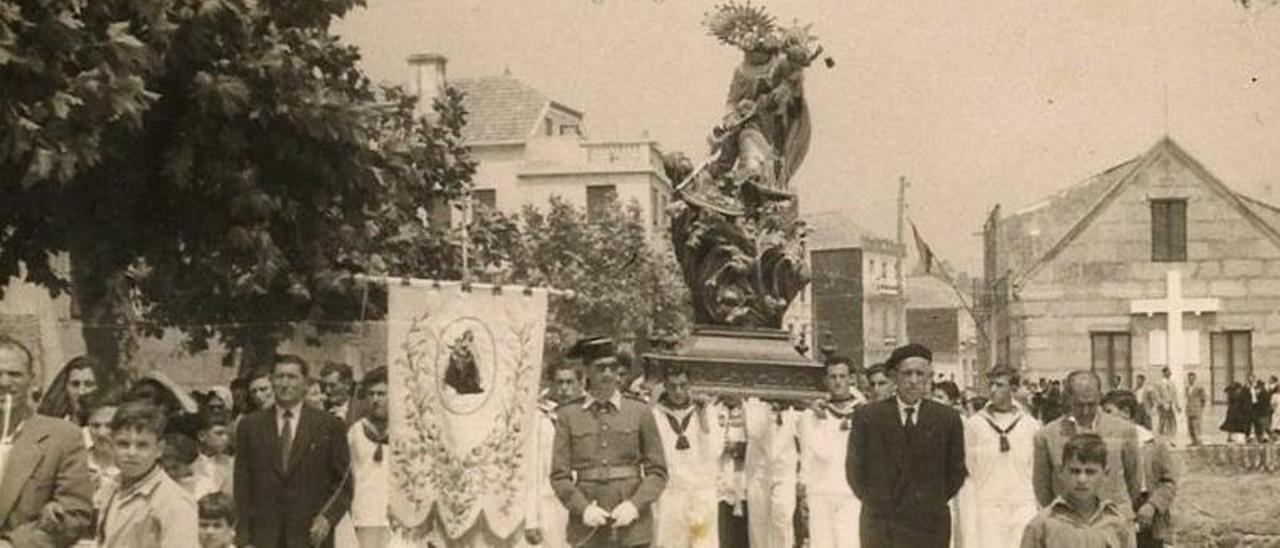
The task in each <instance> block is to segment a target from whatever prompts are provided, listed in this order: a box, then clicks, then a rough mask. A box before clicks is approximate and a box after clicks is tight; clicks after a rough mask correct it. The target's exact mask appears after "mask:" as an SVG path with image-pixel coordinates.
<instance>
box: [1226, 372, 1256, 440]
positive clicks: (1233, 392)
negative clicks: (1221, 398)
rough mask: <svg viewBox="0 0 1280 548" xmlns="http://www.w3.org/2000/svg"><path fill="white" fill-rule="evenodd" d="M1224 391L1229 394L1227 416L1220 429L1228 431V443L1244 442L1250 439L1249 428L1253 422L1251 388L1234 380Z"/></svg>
mask: <svg viewBox="0 0 1280 548" xmlns="http://www.w3.org/2000/svg"><path fill="white" fill-rule="evenodd" d="M1223 392H1225V393H1226V396H1227V416H1226V418H1225V420H1223V421H1222V426H1220V427H1219V429H1220V430H1222V431H1223V432H1226V433H1227V443H1243V442H1244V441H1245V440H1246V439H1248V437H1249V429H1250V426H1251V425H1252V424H1253V418H1252V417H1251V415H1252V414H1253V406H1252V405H1251V401H1250V397H1249V389H1248V388H1246V387H1245V386H1244V385H1243V384H1240V383H1239V382H1233V383H1231V384H1229V385H1227V387H1226V388H1224V389H1223Z"/></svg>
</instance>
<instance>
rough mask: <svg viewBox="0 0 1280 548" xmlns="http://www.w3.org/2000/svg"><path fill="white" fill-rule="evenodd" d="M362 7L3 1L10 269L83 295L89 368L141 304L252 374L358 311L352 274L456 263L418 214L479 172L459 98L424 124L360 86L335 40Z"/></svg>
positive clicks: (442, 104) (3, 179)
mask: <svg viewBox="0 0 1280 548" xmlns="http://www.w3.org/2000/svg"><path fill="white" fill-rule="evenodd" d="M358 4H359V2H358V1H357V0H314V1H309V2H296V1H291V0H260V1H258V2H253V1H252V0H160V1H152V0H102V1H94V2H87V1H85V0H19V1H14V0H0V89H3V90H4V91H3V92H0V124H3V125H2V126H0V128H3V129H0V131H2V132H3V133H2V134H0V193H2V194H4V195H5V196H6V200H5V201H4V202H5V203H4V205H2V206H0V224H2V225H3V228H4V230H3V231H2V232H0V275H15V274H18V273H19V268H18V265H19V263H21V264H23V265H25V266H26V274H27V279H28V280H30V281H33V282H35V283H39V284H42V285H45V286H46V287H49V288H50V289H51V290H52V291H54V292H58V291H62V290H65V289H67V288H68V286H69V285H70V284H71V283H74V285H75V294H76V297H77V299H78V301H80V302H81V303H82V305H83V307H84V308H86V309H87V310H88V313H87V314H88V317H89V318H91V319H90V320H87V322H86V342H87V343H88V345H89V347H90V351H91V352H94V353H96V354H98V355H99V357H102V358H105V359H108V360H111V359H114V358H116V357H117V356H115V355H110V354H112V352H113V351H114V350H118V349H116V348H112V347H111V344H110V341H107V342H106V343H104V345H103V348H99V349H97V350H98V351H97V352H95V348H94V346H95V345H94V342H93V340H92V339H94V338H95V336H94V334H93V333H92V331H93V330H94V329H95V328H106V329H107V331H108V332H107V333H106V334H105V335H106V336H105V337H104V338H106V339H112V338H113V337H114V338H119V336H120V333H119V326H118V325H116V324H117V323H118V322H119V321H120V319H121V318H126V317H128V314H127V313H125V312H123V311H122V310H123V309H126V308H128V307H130V306H132V304H133V303H128V302H123V301H124V300H125V299H124V298H122V297H121V295H131V296H132V297H133V298H134V299H135V300H136V301H137V304H139V305H140V307H141V309H142V311H143V312H144V316H145V317H146V318H147V319H148V320H150V321H151V322H154V323H150V324H146V325H149V326H151V327H152V331H153V332H155V330H158V329H159V328H161V327H165V326H177V327H180V328H181V329H183V330H184V331H185V332H186V333H187V334H188V335H189V336H190V339H189V340H190V343H191V346H192V348H193V349H199V348H203V347H204V346H205V345H206V344H207V343H208V341H209V340H210V339H212V338H214V337H217V338H220V339H221V340H222V341H223V342H225V343H227V344H228V345H229V346H232V347H239V348H243V349H246V350H248V351H249V352H248V356H249V358H250V359H249V361H250V362H256V361H258V360H259V359H260V358H262V357H264V356H265V355H267V353H269V352H271V351H273V350H274V348H275V344H276V342H278V341H279V340H280V339H282V338H283V337H286V336H288V335H289V334H290V333H291V329H292V327H291V326H292V325H293V323H294V322H298V321H309V322H313V323H317V324H329V322H339V323H340V322H341V321H343V320H348V319H352V318H354V317H355V316H356V315H357V314H359V312H360V311H361V310H362V306H363V303H364V301H363V299H361V295H360V292H359V291H357V290H356V288H355V287H354V284H352V283H351V282H350V277H349V274H350V273H351V272H362V271H372V272H374V273H379V272H382V271H388V272H389V271H395V270H398V269H399V268H400V267H402V266H403V264H402V263H405V262H407V261H408V262H413V264H417V265H422V264H426V263H434V264H436V265H437V266H436V267H435V269H436V270H437V271H445V270H448V267H447V265H448V264H449V256H450V253H451V251H450V250H449V248H450V246H451V245H452V244H455V243H456V242H451V241H449V239H448V236H447V234H446V233H445V232H444V231H443V230H442V229H441V228H439V227H429V226H427V225H426V223H424V222H423V214H422V211H423V207H424V206H428V205H429V204H431V203H433V202H434V201H437V200H442V199H450V198H456V197H458V196H460V195H461V194H462V193H463V192H465V190H466V188H467V187H468V185H469V184H470V177H471V175H472V174H473V173H474V169H475V165H474V163H473V162H472V161H471V160H470V159H469V158H468V156H467V153H466V149H465V147H464V146H463V144H462V139H461V133H460V131H461V127H462V125H463V124H464V123H465V113H464V111H463V109H462V107H461V97H460V95H459V94H457V93H456V92H448V93H446V94H445V95H444V96H443V97H442V99H441V100H440V101H438V102H437V104H436V109H437V116H436V119H437V121H436V122H434V123H431V124H427V123H424V122H422V121H421V119H420V118H418V117H415V116H414V112H413V104H414V100H413V98H412V97H407V96H405V94H404V93H402V92H401V91H399V90H396V89H380V88H379V87H377V86H374V85H372V84H371V83H370V82H369V80H368V79H367V78H366V77H365V75H364V74H363V73H362V72H361V71H360V70H359V68H358V67H357V65H356V63H357V61H358V59H359V54H358V52H357V50H356V49H355V48H354V47H352V46H348V45H345V44H343V43H342V42H341V41H340V40H339V39H338V38H337V37H336V36H335V35H334V34H332V32H331V31H330V28H329V25H330V22H331V21H332V20H333V19H334V18H336V17H339V16H341V15H342V14H344V13H346V12H347V11H348V10H350V9H352V8H353V7H355V6H356V5H358ZM406 249H413V250H414V251H415V252H416V253H417V254H418V255H419V256H418V257H414V258H412V259H402V258H401V257H402V255H401V253H402V252H403V251H404V250H406ZM61 253H69V255H70V257H71V262H72V275H71V277H70V280H68V279H66V277H65V276H62V275H61V273H59V272H58V271H57V269H56V268H54V260H53V259H54V257H55V256H56V255H57V254H61ZM124 285H127V286H128V287H127V288H125V287H122V286H124ZM373 301H374V302H376V299H374V300H373ZM95 310H96V311H97V312H95ZM92 318H96V319H92ZM98 335H102V333H99V334H98ZM103 354H107V355H103ZM251 365H252V364H251Z"/></svg>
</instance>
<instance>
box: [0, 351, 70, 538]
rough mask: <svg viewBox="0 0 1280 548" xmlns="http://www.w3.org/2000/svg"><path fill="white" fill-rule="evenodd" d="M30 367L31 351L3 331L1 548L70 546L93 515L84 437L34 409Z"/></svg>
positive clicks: (0, 362) (0, 355) (0, 372)
mask: <svg viewBox="0 0 1280 548" xmlns="http://www.w3.org/2000/svg"><path fill="white" fill-rule="evenodd" d="M31 366H32V359H31V352H30V351H28V350H27V348H26V347H25V346H23V345H22V343H20V342H18V341H16V340H14V339H11V338H8V337H5V336H3V335H0V421H4V420H5V419H8V421H7V422H2V423H0V468H2V469H3V474H2V475H0V547H2V548H9V547H11V546H21V547H27V546H33V547H40V548H44V547H53V546H70V545H72V544H74V543H75V541H76V537H77V536H79V535H80V534H81V533H83V532H86V531H88V530H89V526H90V525H91V523H90V522H91V521H92V515H93V505H92V503H91V502H90V498H91V497H92V495H93V486H92V484H91V483H90V481H89V468H88V464H87V462H86V460H85V459H86V455H85V451H84V438H83V436H82V435H81V434H80V429H79V428H77V427H76V426H75V425H73V424H71V423H69V422H67V421H65V420H62V419H55V418H51V417H45V416H42V415H37V414H35V413H33V412H32V410H31V407H30V406H29V405H28V403H27V394H29V393H30V391H29V390H28V389H29V387H30V386H31V378H32V371H31ZM6 400H7V401H8V402H9V410H8V412H6V411H5V409H4V406H5V403H4V402H5V401H6Z"/></svg>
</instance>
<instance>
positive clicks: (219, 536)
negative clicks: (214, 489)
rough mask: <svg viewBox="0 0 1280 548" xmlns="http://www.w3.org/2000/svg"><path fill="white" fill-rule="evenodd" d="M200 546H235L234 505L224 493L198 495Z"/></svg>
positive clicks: (217, 547) (227, 547) (226, 547)
mask: <svg viewBox="0 0 1280 548" xmlns="http://www.w3.org/2000/svg"><path fill="white" fill-rule="evenodd" d="M198 506H199V512H200V548H231V547H233V546H235V544H234V542H235V532H236V531H235V524H236V512H235V507H234V506H232V504H231V497H230V496H228V495H227V494H226V493H209V494H208V495H205V496H203V497H200V502H199V503H198Z"/></svg>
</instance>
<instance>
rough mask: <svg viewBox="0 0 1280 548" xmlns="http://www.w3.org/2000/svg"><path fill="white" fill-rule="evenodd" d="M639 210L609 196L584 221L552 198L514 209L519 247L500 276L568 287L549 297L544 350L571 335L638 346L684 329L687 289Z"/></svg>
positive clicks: (560, 349) (552, 352)
mask: <svg viewBox="0 0 1280 548" xmlns="http://www.w3.org/2000/svg"><path fill="white" fill-rule="evenodd" d="M645 234H646V227H645V223H644V221H643V220H642V219H641V215H640V208H639V206H638V205H637V204H635V203H634V202H631V203H629V204H627V205H626V206H623V205H621V204H619V203H618V202H617V201H614V202H612V203H610V204H608V205H606V206H604V207H601V208H600V209H599V210H598V211H595V212H593V214H592V216H591V218H590V219H588V216H587V213H586V212H585V211H583V210H582V209H580V208H577V207H574V206H573V205H572V204H570V203H569V202H566V201H565V200H564V199H562V198H560V197H553V198H552V199H551V201H550V202H549V203H548V204H547V207H546V208H545V210H544V209H538V208H534V207H526V208H525V209H524V210H523V211H522V212H521V214H520V245H517V246H513V247H510V248H509V252H510V253H511V255H510V258H509V267H508V268H507V271H506V279H509V280H512V281H514V282H516V283H522V284H530V285H548V286H554V287H562V288H567V289H572V290H573V291H574V294H575V296H574V298H572V299H554V300H553V301H552V304H551V310H550V313H549V314H550V319H549V321H548V326H547V346H548V350H547V353H548V355H549V356H551V357H552V359H553V360H554V359H558V357H559V356H562V355H563V353H564V352H565V351H566V350H568V347H569V346H570V345H571V344H573V342H574V341H575V340H576V338H577V337H579V336H581V335H586V334H593V335H595V334H603V335H610V336H615V337H619V338H620V339H623V340H631V341H635V342H636V343H638V344H639V345H641V346H643V344H644V341H646V340H647V338H648V337H649V335H650V334H653V333H670V334H675V335H678V334H680V333H683V332H684V331H686V330H687V329H688V327H689V313H688V306H689V305H688V293H687V291H686V289H685V287H684V283H683V282H682V281H681V278H680V274H679V268H678V267H677V265H676V263H675V258H674V256H673V255H672V254H671V251H670V250H669V249H667V248H666V246H655V245H654V242H651V241H650V240H649V238H648V237H646V235H645Z"/></svg>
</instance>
